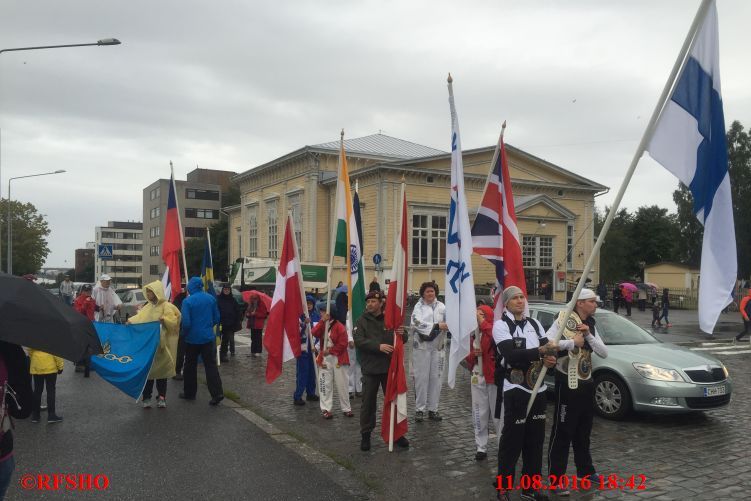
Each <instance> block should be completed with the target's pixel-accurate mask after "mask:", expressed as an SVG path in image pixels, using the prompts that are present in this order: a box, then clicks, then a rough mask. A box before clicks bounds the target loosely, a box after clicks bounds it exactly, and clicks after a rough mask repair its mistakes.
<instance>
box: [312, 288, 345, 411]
mask: <svg viewBox="0 0 751 501" xmlns="http://www.w3.org/2000/svg"><path fill="white" fill-rule="evenodd" d="M317 308H318V310H319V311H320V312H321V321H320V322H318V323H317V324H316V326H315V327H314V328H313V331H312V334H313V336H314V337H317V338H318V339H322V338H323V336H324V334H325V331H326V324H327V323H328V324H329V333H328V337H327V338H326V340H325V341H322V342H321V344H320V346H323V352H322V353H320V354H319V356H318V358H317V360H316V362H317V363H318V365H319V367H320V370H319V371H318V388H319V396H320V398H321V400H320V403H321V412H322V414H323V418H324V419H331V418H332V417H334V415H333V414H332V413H331V409H332V408H333V405H334V386H336V392H337V393H338V394H339V406H340V407H341V408H342V412H343V413H344V415H345V416H347V417H352V416H354V414H353V413H352V407H351V406H350V404H349V391H348V384H349V375H348V370H349V353H348V352H347V346H348V344H349V337H348V336H347V329H346V327H344V325H343V324H342V323H341V322H340V321H338V320H336V318H335V315H334V313H335V312H334V311H331V310H334V309H335V307H334V305H333V303H332V304H331V305H330V310H329V312H328V313H327V312H326V302H325V301H321V302H319V303H318V306H317Z"/></svg>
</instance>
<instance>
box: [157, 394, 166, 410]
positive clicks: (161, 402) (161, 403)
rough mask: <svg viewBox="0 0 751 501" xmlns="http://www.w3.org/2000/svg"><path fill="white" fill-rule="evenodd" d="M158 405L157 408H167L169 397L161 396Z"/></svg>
mask: <svg viewBox="0 0 751 501" xmlns="http://www.w3.org/2000/svg"><path fill="white" fill-rule="evenodd" d="M156 407H157V409H166V408H167V399H166V398H164V397H159V398H158V399H157V400H156Z"/></svg>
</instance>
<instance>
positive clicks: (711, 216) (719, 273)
mask: <svg viewBox="0 0 751 501" xmlns="http://www.w3.org/2000/svg"><path fill="white" fill-rule="evenodd" d="M719 55H720V50H719V37H718V29H717V7H716V6H715V5H714V3H713V4H712V6H711V7H710V8H709V10H708V12H707V15H706V17H705V18H704V23H703V25H702V26H701V28H700V29H699V32H698V33H697V35H696V43H695V45H694V47H693V49H692V50H691V53H690V54H689V57H688V59H687V60H686V63H685V65H684V67H683V71H682V73H681V76H680V78H679V79H678V81H677V82H676V84H675V86H674V88H673V93H672V95H671V96H670V99H669V100H668V102H667V104H666V105H665V108H664V109H663V111H662V114H661V115H660V118H659V120H658V122H657V125H656V127H655V132H654V134H653V135H652V138H651V140H650V143H649V147H648V148H647V149H648V151H649V154H650V156H651V157H652V158H654V159H655V160H656V161H658V162H659V163H660V164H662V166H663V167H665V168H666V169H667V170H669V171H670V172H672V173H673V174H675V176H676V177H677V178H678V179H680V180H681V182H683V184H685V185H686V186H688V187H689V189H690V190H691V195H692V196H693V198H694V213H695V214H696V217H697V218H698V219H699V221H700V222H701V223H702V224H703V225H704V241H703V243H702V252H701V280H700V281H699V327H700V328H701V330H703V331H704V332H707V333H710V334H711V333H712V330H713V329H714V326H715V324H716V323H717V318H718V317H719V316H720V312H721V311H722V309H723V308H725V306H727V305H728V304H730V302H731V301H732V297H731V294H732V292H733V288H734V286H735V279H736V276H737V272H738V256H737V254H736V248H735V226H734V224H733V205H732V201H731V198H730V176H729V174H728V151H727V143H726V139H725V118H724V116H723V111H722V95H721V93H720V60H719Z"/></svg>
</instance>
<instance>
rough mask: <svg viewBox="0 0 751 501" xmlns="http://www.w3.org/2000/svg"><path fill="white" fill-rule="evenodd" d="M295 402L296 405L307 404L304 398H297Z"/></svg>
mask: <svg viewBox="0 0 751 501" xmlns="http://www.w3.org/2000/svg"><path fill="white" fill-rule="evenodd" d="M294 404H295V405H305V400H303V399H302V398H296V399H295V402H294Z"/></svg>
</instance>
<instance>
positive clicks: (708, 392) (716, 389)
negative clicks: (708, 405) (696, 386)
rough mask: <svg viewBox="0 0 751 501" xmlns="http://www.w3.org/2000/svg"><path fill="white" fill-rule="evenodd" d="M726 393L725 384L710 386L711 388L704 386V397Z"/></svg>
mask: <svg viewBox="0 0 751 501" xmlns="http://www.w3.org/2000/svg"><path fill="white" fill-rule="evenodd" d="M725 393H727V390H726V389H725V386H724V385H723V386H712V387H711V388H704V396H705V397H715V396H717V395H724V394H725Z"/></svg>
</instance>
